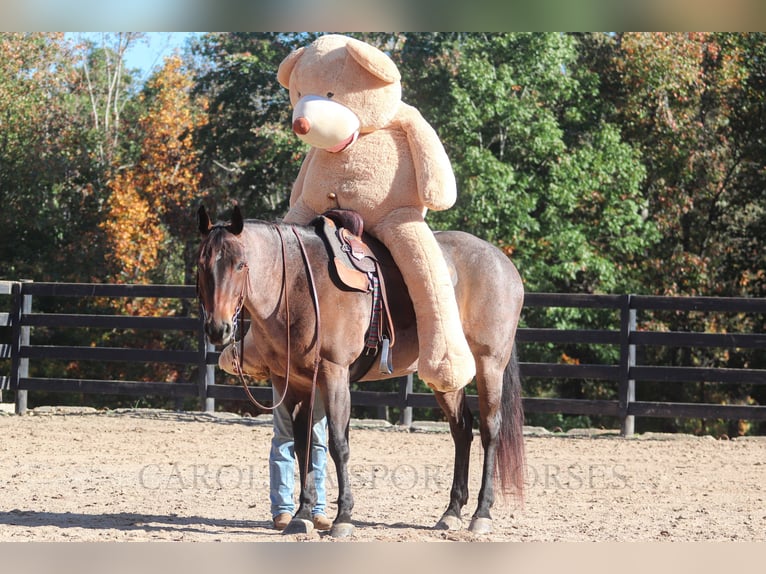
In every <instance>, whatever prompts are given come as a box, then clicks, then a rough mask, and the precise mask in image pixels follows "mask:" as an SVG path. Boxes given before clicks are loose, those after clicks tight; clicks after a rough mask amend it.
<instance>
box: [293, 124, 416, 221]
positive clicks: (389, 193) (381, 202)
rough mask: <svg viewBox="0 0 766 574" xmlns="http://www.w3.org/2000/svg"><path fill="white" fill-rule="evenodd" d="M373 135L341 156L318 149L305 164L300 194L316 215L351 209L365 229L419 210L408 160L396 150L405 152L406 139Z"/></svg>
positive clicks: (414, 182)
mask: <svg viewBox="0 0 766 574" xmlns="http://www.w3.org/2000/svg"><path fill="white" fill-rule="evenodd" d="M373 135H374V134H369V135H365V136H361V137H360V138H359V140H358V141H357V142H356V144H354V145H352V146H351V147H350V148H348V149H347V150H345V151H343V152H341V153H330V152H326V151H322V150H317V153H316V154H315V155H314V157H313V158H312V161H311V164H310V165H309V166H308V170H307V172H306V178H305V180H304V181H305V183H304V186H305V187H304V190H303V193H302V196H303V198H304V200H305V201H306V202H307V203H308V205H309V207H311V208H312V209H314V211H315V212H317V213H322V212H323V211H325V210H326V209H330V208H335V207H340V208H343V209H354V210H356V211H358V212H359V213H360V214H361V215H362V218H363V219H364V220H365V221H366V222H367V224H368V225H374V224H375V222H376V221H377V217H378V216H379V215H382V214H385V213H389V212H391V211H393V210H394V209H400V208H402V207H410V206H411V207H415V208H417V209H418V210H420V209H422V204H421V203H420V200H419V197H418V192H417V184H416V180H415V168H414V165H413V163H412V158H411V157H410V156H409V154H406V153H401V152H400V151H399V150H400V149H406V150H407V151H409V150H408V147H407V143H406V137H405V136H404V134H402V136H401V138H392V137H389V138H380V137H372V136H373ZM396 140H404V141H401V142H397V141H396ZM397 143H399V145H396V144H397ZM400 146H403V147H400Z"/></svg>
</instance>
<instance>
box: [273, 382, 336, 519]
mask: <svg viewBox="0 0 766 574" xmlns="http://www.w3.org/2000/svg"><path fill="white" fill-rule="evenodd" d="M273 396H274V402H275V403H276V402H277V401H278V400H279V398H280V395H279V393H278V392H277V391H276V390H273ZM273 413H274V423H273V426H274V436H273V438H272V439H271V452H270V453H269V500H270V502H271V516H272V517H275V516H277V515H278V514H282V513H283V512H288V513H290V514H294V513H295V502H294V499H293V489H294V487H295V442H294V440H293V421H292V418H291V417H290V412H289V411H288V410H287V407H285V406H284V405H279V406H278V407H277V408H276V409H274V411H273ZM313 418H314V425H313V427H312V429H311V457H312V467H313V469H314V485H315V486H316V491H317V502H316V505H315V506H314V508H312V509H311V514H312V515H313V514H326V512H325V504H326V501H327V492H326V490H325V474H326V472H327V418H326V417H325V413H324V405H323V404H322V399H321V398H320V397H319V396H317V397H316V401H315V402H314V417H313Z"/></svg>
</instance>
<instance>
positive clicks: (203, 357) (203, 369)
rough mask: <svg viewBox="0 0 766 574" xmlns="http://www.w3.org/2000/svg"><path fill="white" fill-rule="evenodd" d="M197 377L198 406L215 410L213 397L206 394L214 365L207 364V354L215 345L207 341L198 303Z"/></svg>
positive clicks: (211, 381) (213, 373) (203, 314)
mask: <svg viewBox="0 0 766 574" xmlns="http://www.w3.org/2000/svg"><path fill="white" fill-rule="evenodd" d="M198 343H199V354H200V362H199V379H198V381H197V387H198V396H199V402H200V408H201V409H202V410H203V411H205V412H206V413H212V412H214V411H215V399H214V398H213V397H208V396H207V387H208V385H212V384H213V383H214V382H215V365H208V364H207V358H208V355H209V354H210V353H211V352H212V351H215V346H213V345H211V344H210V342H208V340H207V337H206V336H205V312H204V311H203V309H202V306H201V305H200V309H199V336H198Z"/></svg>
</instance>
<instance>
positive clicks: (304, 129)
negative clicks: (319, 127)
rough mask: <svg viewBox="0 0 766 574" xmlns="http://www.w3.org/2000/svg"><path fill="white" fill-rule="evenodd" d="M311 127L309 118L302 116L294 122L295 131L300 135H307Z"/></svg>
mask: <svg viewBox="0 0 766 574" xmlns="http://www.w3.org/2000/svg"><path fill="white" fill-rule="evenodd" d="M310 129H311V122H310V121H309V120H308V118H305V117H300V118H297V119H296V120H295V121H294V122H293V131H294V132H295V133H296V134H297V135H299V136H305V135H306V134H307V133H309V130H310Z"/></svg>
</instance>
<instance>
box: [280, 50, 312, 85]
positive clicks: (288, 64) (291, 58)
mask: <svg viewBox="0 0 766 574" xmlns="http://www.w3.org/2000/svg"><path fill="white" fill-rule="evenodd" d="M305 50H306V48H305V47H300V48H297V49H295V50H293V51H292V52H290V53H289V54H288V55H287V57H286V58H285V59H284V60H282V63H281V64H279V68H278V69H277V81H278V82H279V83H280V84H282V86H284V87H285V88H287V89H290V75H291V74H292V73H293V68H295V64H297V63H298V60H300V58H301V56H302V55H303V52H304V51H305Z"/></svg>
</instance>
